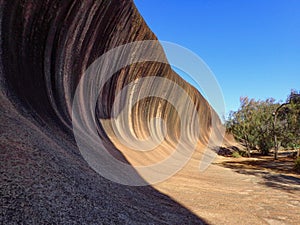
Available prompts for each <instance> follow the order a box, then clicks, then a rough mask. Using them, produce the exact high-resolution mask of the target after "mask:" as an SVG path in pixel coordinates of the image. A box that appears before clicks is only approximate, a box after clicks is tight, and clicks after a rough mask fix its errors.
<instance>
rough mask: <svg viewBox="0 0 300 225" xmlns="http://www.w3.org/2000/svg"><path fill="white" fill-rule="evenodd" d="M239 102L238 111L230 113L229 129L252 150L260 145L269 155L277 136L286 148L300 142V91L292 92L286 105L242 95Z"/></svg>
mask: <svg viewBox="0 0 300 225" xmlns="http://www.w3.org/2000/svg"><path fill="white" fill-rule="evenodd" d="M240 103H241V106H240V108H239V110H238V111H237V112H231V113H230V116H229V119H228V120H227V122H226V128H227V131H228V132H231V133H232V134H233V135H234V137H235V138H236V139H237V140H238V141H240V142H241V143H243V144H244V145H245V146H246V148H247V150H248V152H249V153H250V149H257V148H258V149H259V150H260V151H261V153H262V154H264V155H267V154H268V153H269V150H270V149H271V148H273V147H275V135H276V138H277V143H281V144H282V146H284V147H292V146H299V145H300V137H299V134H300V92H297V91H292V92H291V94H290V95H289V97H288V99H287V102H286V103H284V104H279V103H277V102H275V100H274V99H272V98H270V99H267V100H265V101H260V100H258V101H256V100H254V99H249V98H248V97H242V98H240ZM275 115H276V116H275ZM275 119H276V121H275Z"/></svg>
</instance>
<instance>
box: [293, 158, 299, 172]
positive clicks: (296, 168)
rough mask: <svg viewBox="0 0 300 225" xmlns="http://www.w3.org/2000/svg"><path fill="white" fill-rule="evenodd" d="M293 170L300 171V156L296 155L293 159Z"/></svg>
mask: <svg viewBox="0 0 300 225" xmlns="http://www.w3.org/2000/svg"><path fill="white" fill-rule="evenodd" d="M294 168H295V170H296V172H297V173H300V157H298V158H297V159H296V161H295V167H294Z"/></svg>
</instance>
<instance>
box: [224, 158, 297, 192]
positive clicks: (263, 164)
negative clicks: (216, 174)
mask: <svg viewBox="0 0 300 225" xmlns="http://www.w3.org/2000/svg"><path fill="white" fill-rule="evenodd" d="M221 165H222V166H223V167H226V168H230V169H233V170H234V171H235V172H237V173H240V174H245V175H252V176H256V177H260V178H262V181H260V182H258V183H259V184H262V185H265V186H268V187H271V188H275V189H280V190H283V191H287V192H294V191H300V175H297V174H296V172H295V171H294V170H293V165H294V164H293V160H292V159H288V158H285V159H280V160H278V161H274V160H272V159H262V160H256V161H253V159H252V160H250V159H249V160H244V161H227V162H223V163H222V164H221Z"/></svg>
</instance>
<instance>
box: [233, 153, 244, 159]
mask: <svg viewBox="0 0 300 225" xmlns="http://www.w3.org/2000/svg"><path fill="white" fill-rule="evenodd" d="M232 157H233V158H240V157H242V156H241V155H240V153H238V152H233V153H232Z"/></svg>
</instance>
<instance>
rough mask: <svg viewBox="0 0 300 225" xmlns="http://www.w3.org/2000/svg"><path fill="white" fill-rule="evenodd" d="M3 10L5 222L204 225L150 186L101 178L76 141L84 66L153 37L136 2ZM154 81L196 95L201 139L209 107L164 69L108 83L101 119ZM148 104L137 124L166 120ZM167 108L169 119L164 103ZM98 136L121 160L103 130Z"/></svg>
mask: <svg viewBox="0 0 300 225" xmlns="http://www.w3.org/2000/svg"><path fill="white" fill-rule="evenodd" d="M0 10H1V24H0V25H1V43H0V44H1V48H0V51H1V52H0V54H1V58H0V73H1V77H0V79H1V80H0V82H1V84H0V85H1V93H0V105H1V111H0V121H1V122H0V155H1V165H0V179H1V186H0V195H1V197H0V201H1V202H0V205H1V209H0V221H1V223H2V224H205V221H204V220H202V219H201V218H200V217H198V216H196V215H195V214H194V213H192V212H191V211H190V210H188V209H187V208H185V207H184V206H182V205H180V204H179V203H177V202H176V201H174V200H173V199H171V198H170V197H168V196H167V195H165V194H162V193H160V192H159V191H157V190H156V189H154V188H153V187H151V186H146V187H129V186H123V185H119V184H116V183H113V182H110V181H108V180H106V179H105V178H103V177H101V176H100V175H99V174H97V173H95V172H94V171H93V170H92V169H91V168H90V167H89V166H88V164H87V162H86V161H85V160H84V159H83V158H82V156H81V154H80V153H79V150H78V148H77V145H76V142H75V140H74V137H73V133H72V122H71V121H72V119H71V118H72V116H71V115H72V109H71V106H72V98H73V96H74V92H75V89H76V87H77V84H78V82H79V79H80V77H81V76H82V74H83V73H84V71H85V70H86V69H87V68H88V66H89V65H90V64H91V63H92V62H93V61H94V60H95V59H96V58H97V57H99V56H100V55H102V54H103V53H104V52H106V51H108V50H109V49H112V48H114V47H116V46H119V45H122V44H126V43H130V42H132V41H137V40H155V39H156V37H155V35H154V34H153V33H152V32H151V31H150V29H149V28H148V27H147V25H146V24H145V22H144V20H143V19H142V17H141V16H140V15H139V13H138V11H137V9H136V8H135V6H134V4H133V2H132V1H130V0H128V1H126V0H99V1H92V0H87V1H79V0H63V1H59V0H51V1H48V0H40V1H33V0H31V1H30V0H28V1H20V0H3V1H1V9H0ZM160 54H161V55H163V54H164V53H163V51H162V50H161V51H160ZM132 71H135V72H134V73H131V72H132ZM148 75H151V76H153V75H154V76H164V77H168V78H169V79H171V80H173V81H174V82H176V83H178V84H179V85H180V86H181V87H182V88H184V89H185V90H186V91H187V92H188V93H189V94H190V96H191V98H192V99H193V101H194V104H195V105H196V106H197V107H198V109H199V115H201V116H200V119H201V127H202V131H203V133H202V136H201V140H202V141H203V142H204V140H205V138H206V135H208V133H209V129H210V126H211V108H210V106H209V104H208V103H207V102H206V101H205V99H204V98H203V97H202V96H201V95H200V94H199V92H198V91H196V89H194V88H193V87H191V86H190V85H188V84H187V83H186V82H185V81H183V80H182V79H181V78H180V77H179V76H177V75H176V74H175V73H174V72H173V71H172V70H171V68H170V66H169V65H168V64H161V63H155V62H148V63H146V64H136V65H132V66H129V67H127V68H123V69H122V70H121V71H120V72H119V73H117V74H115V75H114V76H113V78H112V79H111V80H110V81H109V82H108V83H107V84H106V89H105V90H104V93H105V94H104V95H103V98H101V99H99V100H98V101H99V104H98V108H97V110H98V111H97V115H99V116H100V117H101V118H104V119H106V118H107V116H108V115H109V114H110V110H111V105H112V102H113V100H114V98H115V95H116V91H117V90H120V89H121V88H122V86H124V85H125V84H126V83H128V82H130V81H132V80H134V79H136V78H137V77H143V76H148ZM141 104H145V103H141ZM147 104H148V105H149V104H150V106H149V107H148V109H149V110H148V111H146V113H145V112H144V111H143V113H141V110H144V108H143V107H138V108H137V109H136V110H137V112H136V114H135V115H137V117H136V118H134V120H135V121H139V120H140V118H139V117H138V115H141V114H142V115H144V116H145V115H148V116H145V118H151V117H152V116H155V115H156V113H160V112H157V110H153V108H154V109H155V108H157V105H158V104H161V102H160V101H158V100H156V99H153V100H151V101H150V103H149V102H148V103H147ZM183 104H184V103H183ZM161 110H162V111H163V112H164V113H163V115H169V114H171V113H170V110H171V108H170V107H169V106H168V105H167V104H163V106H162V107H161ZM168 110H169V111H168ZM141 121H142V120H141ZM145 123H146V122H144V123H143V122H141V123H140V125H139V126H138V128H139V129H141V128H143V126H144V124H145ZM168 126H170V128H171V127H173V121H169V124H168ZM99 130H100V136H101V138H102V139H103V141H104V142H105V144H106V145H107V146H108V147H109V148H110V149H111V151H112V152H115V154H118V152H119V151H118V150H119V149H117V148H116V147H115V146H114V144H113V143H112V142H111V141H110V139H109V138H108V137H107V135H106V133H105V129H104V128H103V127H101V126H100V127H99ZM116 152H117V153H116ZM119 157H120V158H122V154H120V155H119ZM123 160H125V161H126V159H125V158H124V157H123ZM141 179H142V178H141Z"/></svg>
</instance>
